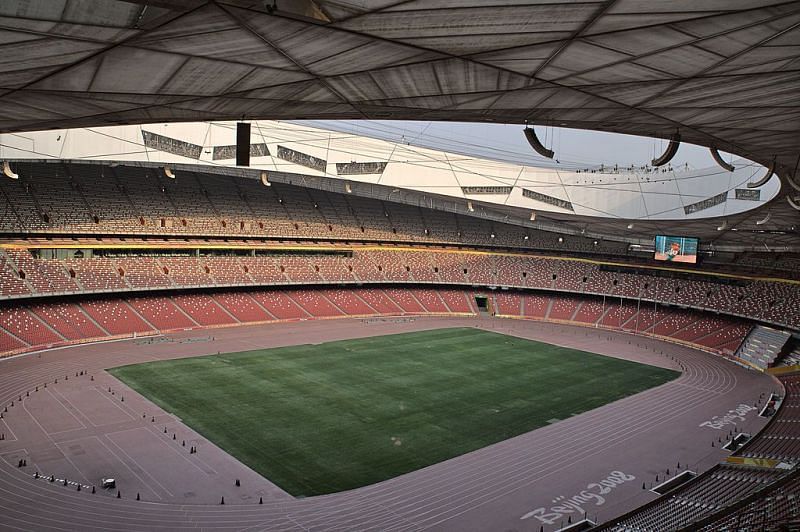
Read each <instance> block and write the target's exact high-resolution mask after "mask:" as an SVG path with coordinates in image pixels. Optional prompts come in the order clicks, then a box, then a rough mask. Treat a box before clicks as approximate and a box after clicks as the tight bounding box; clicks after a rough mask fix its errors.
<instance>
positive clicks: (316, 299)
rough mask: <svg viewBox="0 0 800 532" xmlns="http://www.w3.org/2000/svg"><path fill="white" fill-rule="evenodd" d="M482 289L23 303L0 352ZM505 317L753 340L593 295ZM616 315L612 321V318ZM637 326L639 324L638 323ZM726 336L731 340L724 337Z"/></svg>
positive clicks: (291, 291)
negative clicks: (674, 325) (681, 324)
mask: <svg viewBox="0 0 800 532" xmlns="http://www.w3.org/2000/svg"><path fill="white" fill-rule="evenodd" d="M483 292H484V291H482V290H480V289H476V290H474V291H472V290H463V289H456V288H432V287H427V286H417V287H400V286H387V287H385V288H374V287H372V288H351V287H348V288H319V289H298V288H287V289H283V290H281V289H272V290H270V289H257V290H250V291H235V292H234V291H224V292H215V293H178V294H170V295H163V294H162V295H151V296H131V297H119V296H117V297H103V298H97V297H93V298H87V299H82V300H78V301H71V302H64V301H61V302H47V301H35V300H31V301H18V302H16V303H13V302H9V303H6V305H5V306H4V307H2V309H0V354H9V353H14V352H18V351H24V350H30V349H31V348H33V347H42V346H53V345H58V344H65V343H70V342H74V341H81V340H85V339H91V338H103V337H109V336H130V335H133V334H150V333H155V332H159V331H169V330H179V329H186V328H193V327H213V326H225V325H234V324H238V323H255V322H268V321H276V320H305V319H325V318H337V317H344V316H376V315H404V314H448V315H451V314H457V315H475V314H477V313H478V307H477V304H476V302H475V294H476V293H477V294H480V293H483ZM489 299H490V304H491V310H492V311H493V312H494V313H495V314H497V315H505V316H513V317H522V318H532V319H540V320H549V321H561V322H571V323H576V324H579V325H598V326H603V327H608V328H614V329H621V330H625V331H630V332H634V333H641V334H658V335H660V336H665V337H671V338H673V339H675V340H679V341H682V342H685V343H690V344H694V345H697V346H700V347H703V348H706V349H708V350H711V351H715V352H718V353H720V354H723V355H728V356H730V355H731V354H732V352H733V351H735V349H736V347H737V346H738V344H737V342H738V343H741V341H742V339H743V338H744V337H745V336H746V335H747V324H745V323H744V322H740V321H738V320H736V319H729V320H725V319H722V318H719V317H717V316H713V315H709V314H703V313H700V312H690V311H684V310H677V309H672V310H664V311H663V312H660V313H659V315H658V317H657V319H655V320H650V321H644V320H642V321H641V322H640V321H639V316H638V314H639V312H637V310H636V308H635V307H633V306H630V305H628V304H627V303H623V304H624V310H620V306H619V303H613V302H610V303H609V304H608V306H604V305H603V304H602V300H600V299H595V298H591V297H584V298H578V297H572V296H560V295H547V296H545V295H537V294H524V293H517V292H502V293H498V294H495V295H491V294H489ZM612 314H613V315H614V316H615V317H614V318H609V319H606V318H607V317H608V316H609V315H612ZM676 314H677V315H680V316H682V317H683V319H685V322H686V324H687V325H686V327H689V326H693V327H696V328H697V329H698V330H703V331H706V330H708V329H709V327H710V325H711V324H713V325H714V326H715V327H718V328H719V331H714V332H711V333H709V334H705V335H699V336H698V335H696V334H694V335H692V336H691V338H690V339H687V337H683V336H682V333H683V331H684V329H685V328H684V329H680V330H675V331H671V334H661V333H660V332H659V329H658V328H657V325H658V324H659V323H661V322H664V321H668V320H671V319H673V318H674V316H675V315H676ZM637 323H638V324H639V325H637ZM720 331H727V335H722V336H720Z"/></svg>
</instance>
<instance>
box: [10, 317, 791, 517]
mask: <svg viewBox="0 0 800 532" xmlns="http://www.w3.org/2000/svg"><path fill="white" fill-rule="evenodd" d="M453 326H479V327H482V328H486V329H490V330H496V331H498V332H504V333H507V334H513V335H516V336H520V337H526V338H533V339H540V340H544V341H549V342H551V343H556V344H561V345H566V346H569V347H574V348H579V349H585V350H587V351H593V352H597V353H601V354H608V355H610V356H618V357H620V358H626V359H631V360H637V361H641V362H645V363H649V364H653V365H658V366H661V367H670V368H674V369H679V370H681V371H682V376H681V377H680V378H678V379H676V380H675V381H672V382H671V383H667V384H665V385H663V386H660V387H657V388H654V389H651V390H648V391H646V392H643V393H641V394H638V395H636V396H633V397H629V398H626V399H623V400H620V401H617V402H615V403H612V404H609V405H605V406H603V407H601V408H598V409H595V410H593V411H591V412H586V413H584V414H581V415H577V416H573V417H571V418H569V419H566V420H563V421H560V422H558V423H554V424H552V425H549V426H547V427H543V428H540V429H538V430H535V431H533V432H530V433H527V434H523V435H521V436H518V437H515V438H512V439H509V440H506V441H503V442H500V443H498V444H495V445H492V446H489V447H486V448H484V449H480V450H478V451H475V452H472V453H469V454H466V455H463V456H460V457H457V458H454V459H451V460H448V461H446V462H442V463H439V464H436V465H433V466H430V467H428V468H425V469H421V470H418V471H415V472H412V473H409V474H407V475H403V476H401V477H397V478H394V479H391V480H388V481H385V482H382V483H379V484H375V485H372V486H367V487H364V488H360V489H356V490H353V491H349V492H344V493H337V494H333V495H325V496H320V497H313V498H307V499H293V498H291V497H289V496H288V495H286V494H285V493H283V492H282V491H281V490H280V489H279V488H277V487H276V486H274V485H272V484H271V483H269V482H268V481H267V480H265V479H263V478H261V477H259V476H258V475H256V474H255V473H254V472H252V471H250V470H249V469H247V468H246V467H245V466H243V465H242V464H240V463H238V462H237V461H236V460H234V459H233V458H231V457H230V456H228V455H227V454H225V453H224V452H222V451H221V450H219V449H218V448H216V447H215V446H214V445H213V444H210V443H209V442H207V441H205V440H204V439H203V438H202V437H201V436H199V435H198V434H196V433H194V432H193V431H191V429H189V428H188V427H185V426H184V425H182V424H181V423H180V421H179V420H177V419H175V418H174V417H172V416H171V415H170V414H168V413H166V412H163V411H161V410H160V409H158V408H157V407H156V406H155V405H153V404H151V403H149V402H148V401H147V400H145V399H144V398H142V397H140V396H138V395H137V394H135V393H134V392H132V391H130V390H128V389H127V388H125V387H124V385H122V384H121V383H119V382H118V381H116V380H115V379H113V378H112V377H111V376H110V375H108V374H107V373H105V372H104V371H103V369H104V368H106V367H112V366H117V365H122V364H129V363H134V362H141V361H146V360H155V359H161V358H174V357H179V356H197V355H201V354H210V353H216V352H217V351H221V352H230V351H238V350H247V349H254V348H258V347H273V346H280V345H291V344H297V343H309V342H321V341H327V340H335V339H343V338H355V337H363V336H373V335H377V334H389V333H396V332H403V331H411V330H420V329H430V328H439V327H453ZM212 335H213V340H211V336H212ZM192 339H193V340H198V341H190V340H192ZM169 340H170V341H169V342H163V343H146V342H143V341H141V340H140V341H122V342H114V343H104V344H93V345H85V346H79V347H74V348H68V349H61V350H54V351H49V352H45V353H42V354H41V355H37V354H32V355H26V356H21V357H16V358H12V359H8V360H3V361H0V405H10V404H11V402H12V401H14V403H15V405H14V406H13V407H10V408H9V410H8V412H6V413H4V419H3V420H0V432H5V434H6V440H3V441H0V458H2V459H0V528H2V529H9V530H13V529H20V530H429V529H430V530H460V531H465V530H509V531H510V530H535V531H538V530H540V527H541V526H542V525H543V522H542V521H541V520H539V519H538V518H537V517H530V518H527V519H524V520H523V519H521V517H522V516H524V515H525V514H528V513H529V512H531V511H532V510H534V509H536V508H540V507H541V508H545V509H547V510H548V511H550V509H551V508H552V507H553V506H554V505H557V504H559V499H556V497H559V496H563V497H566V498H569V497H571V496H573V495H576V494H578V493H580V492H581V491H582V490H586V489H587V485H588V484H589V483H592V482H599V481H600V480H602V479H604V478H606V477H607V476H608V475H609V474H610V473H611V472H612V471H622V472H624V473H625V474H626V475H629V476H633V477H635V480H632V481H629V482H625V483H623V484H621V485H619V486H617V487H615V488H613V489H612V490H611V491H610V493H608V494H606V495H604V496H603V498H604V502H603V504H602V505H596V504H594V502H590V503H587V504H586V505H584V507H583V508H582V510H585V511H586V512H587V515H588V517H590V518H591V519H593V520H600V521H603V520H607V519H610V518H613V517H615V516H617V515H620V514H622V513H624V512H626V511H628V510H630V509H632V508H634V507H635V506H638V505H640V504H642V503H644V502H646V501H649V500H651V499H652V498H654V497H655V495H654V494H652V493H651V492H650V491H649V490H643V489H642V483H645V484H647V486H648V487H649V486H651V485H652V484H654V482H655V477H656V475H659V479H660V480H663V477H664V475H665V473H666V470H667V469H670V474H674V473H675V467H676V465H677V463H678V462H680V463H681V468H682V469H685V468H686V467H690V468H692V469H693V470H695V471H698V470H705V469H708V468H709V467H711V466H712V465H713V464H715V463H717V462H719V461H720V460H722V459H724V458H725V456H727V453H725V452H724V451H721V450H719V446H718V445H715V446H714V447H712V446H711V443H712V442H717V440H718V438H720V437H722V438H723V440H724V438H725V436H726V435H727V433H728V432H727V431H728V427H726V428H725V429H723V430H715V429H711V428H708V427H700V426H699V425H700V423H702V422H703V421H706V420H710V419H711V418H712V417H713V416H722V415H724V414H725V413H726V412H728V411H729V410H730V409H732V408H735V407H736V406H737V405H739V404H740V403H745V404H749V405H757V404H758V403H759V401H760V398H761V397H762V394H766V393H769V392H773V391H776V392H777V391H779V389H780V388H779V386H780V385H779V384H778V383H777V381H775V380H774V379H773V378H771V377H769V376H767V375H764V374H760V373H756V372H753V371H748V370H745V369H743V368H740V367H738V366H735V365H734V364H732V363H730V362H728V361H725V360H723V359H721V358H718V357H715V356H712V355H709V354H706V353H702V352H699V351H695V350H691V349H688V348H685V347H682V346H675V345H672V344H666V343H662V342H659V341H656V340H652V339H644V338H637V337H633V336H629V335H625V334H621V333H613V332H608V331H602V330H595V329H584V328H578V327H570V326H563V325H552V324H542V323H536V322H527V321H521V320H501V319H476V318H472V319H470V318H417V319H415V320H412V321H408V320H392V319H386V320H372V321H371V322H370V323H365V322H364V321H362V320H355V319H346V320H335V321H318V322H306V323H295V324H272V325H262V326H253V327H236V328H230V329H216V330H213V331H192V332H187V333H180V334H173V335H169ZM202 340H207V341H202ZM81 371H86V375H84V376H79V377H75V376H74V375H75V373H76V372H81ZM65 376H70V377H71V378H70V379H69V380H68V381H65V380H64V377H65ZM92 377H93V378H94V380H90V379H91V378H92ZM56 379H58V383H55V380H56ZM44 383H48V388H47V389H46V390H45V389H44V388H43V385H44ZM37 386H38V387H39V390H38V391H34V390H35V389H36V387H37ZM109 387H111V389H112V390H113V391H114V395H111V394H109V393H108V388H109ZM26 393H29V394H30V396H29V397H26ZM87 394H91V397H92V399H91V400H88V399H87V397H89V396H88V395H87ZM20 396H22V399H23V400H22V402H21V403H20V401H19V397H20ZM123 396H124V398H125V401H121V400H120V399H121V398H122V397H123ZM0 410H2V406H0ZM64 412H66V413H68V415H67V414H65V413H64ZM143 416H144V417H143ZM152 419H156V421H155V422H153V421H152ZM765 422H766V421H765V420H763V419H761V418H758V417H757V416H756V414H755V413H751V414H750V415H748V416H746V419H745V421H744V422H739V423H738V424H737V428H738V429H741V430H746V431H750V432H756V431H758V430H760V429H761V428H762V427H763V425H764V424H765ZM164 428H167V429H168V432H167V433H166V434H165V433H163V429H164ZM53 429H58V430H53ZM172 434H176V437H177V439H176V440H172V438H173V436H172ZM181 440H187V441H188V442H192V443H193V444H194V443H196V444H197V445H198V447H199V452H198V454H196V455H189V454H188V447H186V448H184V447H181V446H180V445H179V443H178V442H179V441H181ZM75 442H78V443H75ZM93 442H104V443H102V449H101V447H100V446H98V447H97V449H101V450H102V452H103V453H104V456H106V455H107V457H106V458H105V460H106V465H105V467H106V470H108V469H111V470H112V471H114V472H115V475H116V476H117V477H118V478H119V483H120V486H119V487H120V490H121V491H122V492H123V494H124V496H123V498H122V499H116V498H115V497H114V496H113V495H115V494H116V492H113V493H106V492H102V490H99V489H98V493H96V494H91V492H90V490H89V489H87V488H88V486H90V485H99V480H100V479H99V476H98V475H97V471H95V470H93V469H92V467H93V466H94V465H95V461H93V460H92V452H93V449H95V447H94V443H93ZM87 446H88V447H87ZM87 448H88V451H89V452H88V456H87V453H86V451H87ZM71 450H72V451H71ZM20 457H27V458H26V459H27V462H28V466H27V467H25V468H18V467H17V462H18V459H19V458H20ZM109 457H110V458H109ZM98 460H99V458H98ZM108 460H111V463H110V464H109V463H108ZM115 460H118V461H119V462H118V463H117V462H115ZM36 471H39V472H41V473H42V474H43V475H49V474H51V473H57V472H61V473H62V475H61V476H59V475H56V476H57V478H59V479H61V478H62V477H63V476H68V478H70V479H75V480H76V481H79V482H80V483H82V484H83V485H84V486H85V487H84V488H83V489H82V491H80V492H78V491H77V490H76V487H75V486H74V485H69V486H63V485H62V484H61V483H60V482H54V483H50V482H47V481H46V480H44V479H42V478H40V479H35V478H34V477H33V474H34V472H36ZM125 472H129V473H130V474H127V475H126V474H125ZM234 478H242V479H243V483H242V488H234V487H233V479H234ZM189 488H191V491H187V490H188V489H189ZM135 493H141V494H142V500H141V501H136V500H135ZM221 496H225V497H226V504H225V505H220V504H219V499H220V497H221ZM259 497H262V498H263V504H258V498H259ZM212 501H213V502H212ZM571 517H572V519H573V522H574V521H575V520H577V519H579V518H580V517H582V516H579V515H578V513H577V512H576V513H573V514H571ZM566 519H567V515H566V514H565V515H564V516H563V519H562V520H561V521H562V522H563V524H566ZM560 524H561V523H554V524H544V529H545V530H556V529H558V528H559V527H560V526H559V525H560Z"/></svg>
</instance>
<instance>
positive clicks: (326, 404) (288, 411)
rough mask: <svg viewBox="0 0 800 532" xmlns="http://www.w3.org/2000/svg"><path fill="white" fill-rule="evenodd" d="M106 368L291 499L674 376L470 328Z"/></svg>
mask: <svg viewBox="0 0 800 532" xmlns="http://www.w3.org/2000/svg"><path fill="white" fill-rule="evenodd" d="M109 371H110V372H111V373H112V374H113V375H115V376H116V377H118V378H119V379H121V380H122V381H124V382H125V383H127V384H128V385H129V386H131V387H132V388H134V389H135V390H136V391H138V392H139V393H141V394H143V395H145V396H146V397H148V398H150V399H151V400H152V401H154V402H155V403H157V404H158V405H159V406H161V407H162V408H163V409H165V410H166V411H168V412H172V413H174V414H175V415H177V416H178V417H180V418H181V419H182V420H183V422H184V423H186V424H187V425H189V426H190V427H192V428H193V429H195V430H196V431H197V432H199V433H200V434H202V435H203V436H205V437H206V438H208V439H209V440H211V441H213V442H214V443H215V444H217V445H218V446H219V447H221V448H222V449H225V450H226V451H227V452H229V453H230V454H231V455H233V456H235V457H236V458H238V459H239V460H241V461H242V462H243V463H245V464H247V465H248V466H250V467H251V468H253V469H254V470H256V471H258V472H259V473H261V474H262V475H263V476H264V477H266V478H268V479H270V480H271V481H272V482H274V483H276V484H277V485H278V486H280V487H281V488H283V489H284V490H286V491H287V492H289V493H291V494H293V495H296V496H298V495H304V496H309V495H318V494H323V493H332V492H337V491H343V490H347V489H352V488H356V487H359V486H364V485H367V484H372V483H374V482H378V481H381V480H385V479H388V478H392V477H395V476H397V475H400V474H403V473H407V472H409V471H414V470H416V469H419V468H422V467H425V466H427V465H431V464H435V463H437V462H440V461H442V460H446V459H448V458H452V457H454V456H458V455H461V454H464V453H466V452H469V451H473V450H475V449H480V448H481V447H485V446H486V445H489V444H491V443H495V442H498V441H501V440H504V439H507V438H510V437H512V436H516V435H518V434H522V433H525V432H528V431H530V430H533V429H535V428H537V427H541V426H543V425H546V424H547V423H548V422H550V421H551V420H553V419H556V418H558V419H563V418H566V417H569V416H570V415H574V414H577V413H580V412H584V411H587V410H591V409H593V408H596V407H599V406H601V405H604V404H606V403H609V402H611V401H614V400H616V399H620V398H622V397H625V396H628V395H632V394H635V393H637V392H640V391H642V390H645V389H647V388H651V387H653V386H656V385H659V384H662V383H664V382H667V381H669V380H672V379H674V378H675V377H677V376H678V373H677V372H674V371H670V370H665V369H660V368H655V367H651V366H646V365H643V364H638V363H635V362H629V361H624V360H618V359H614V358H609V357H605V356H601V355H595V354H591V353H586V352H582V351H576V350H574V349H567V348H563V347H557V346H554V345H550V344H545V343H540V342H534V341H530V340H524V339H520V338H515V337H511V336H505V335H502V334H497V333H492V332H487V331H483V330H479V329H471V328H456V329H438V330H433V331H423V332H414V333H405V334H396V335H390V336H376V337H372V338H366V339H357V340H347V341H339V342H330V343H325V344H320V345H299V346H294V347H284V348H276V349H265V350H258V351H248V352H243V353H231V354H224V355H213V356H205V357H198V358H188V359H180V360H168V361H161V362H149V363H144V364H137V365H132V366H123V367H118V368H114V369H111V370H109Z"/></svg>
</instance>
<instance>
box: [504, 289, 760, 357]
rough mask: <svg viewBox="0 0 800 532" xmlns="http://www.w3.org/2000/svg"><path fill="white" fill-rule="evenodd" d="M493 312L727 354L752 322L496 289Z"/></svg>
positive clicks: (622, 302)
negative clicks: (656, 338)
mask: <svg viewBox="0 0 800 532" xmlns="http://www.w3.org/2000/svg"><path fill="white" fill-rule="evenodd" d="M492 301H493V309H494V312H495V314H496V315H500V316H514V317H525V318H533V319H540V320H549V321H564V322H570V323H579V324H583V325H594V326H598V327H607V328H611V329H620V330H623V331H629V332H633V333H638V334H652V335H655V336H661V337H665V338H671V339H674V340H678V341H680V342H683V343H689V344H694V345H698V346H701V347H704V348H706V349H709V350H712V351H715V352H717V353H719V354H722V355H725V356H728V357H731V356H733V355H734V354H735V353H736V350H737V348H738V347H739V345H740V344H741V343H742V341H743V340H744V339H745V337H746V336H747V334H748V332H749V330H750V325H749V324H748V323H747V322H745V321H743V320H738V319H735V318H725V317H720V316H717V315H714V314H709V313H704V312H698V311H689V310H682V309H674V308H672V309H661V310H659V311H658V312H657V313H656V314H655V316H654V315H653V311H652V308H650V307H647V306H640V305H637V304H636V303H635V302H633V303H632V302H629V301H626V300H619V299H612V298H605V299H603V298H597V297H588V296H561V295H559V296H545V295H540V294H522V293H518V292H511V291H509V292H499V293H497V294H494V295H493V297H492Z"/></svg>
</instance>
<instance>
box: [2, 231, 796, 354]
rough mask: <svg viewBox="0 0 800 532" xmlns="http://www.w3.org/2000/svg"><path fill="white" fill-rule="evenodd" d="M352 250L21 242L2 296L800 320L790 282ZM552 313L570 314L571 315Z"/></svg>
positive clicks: (612, 318) (7, 262)
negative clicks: (89, 249) (382, 303)
mask: <svg viewBox="0 0 800 532" xmlns="http://www.w3.org/2000/svg"><path fill="white" fill-rule="evenodd" d="M351 253H352V256H343V255H331V254H319V255H269V256H221V257H220V256H162V257H152V256H120V257H116V258H107V257H97V258H73V259H41V258H34V257H33V256H32V255H31V253H30V251H28V250H27V249H24V248H7V249H5V250H4V251H0V295H25V294H48V293H65V292H78V293H85V292H97V291H120V290H138V289H158V288H186V287H214V286H258V285H272V284H290V283H297V284H299V283H302V284H311V283H313V284H318V283H337V284H339V283H360V282H381V283H386V282H392V283H436V284H466V285H482V286H498V285H499V286H516V287H528V288H536V289H547V290H561V291H570V292H578V293H595V294H605V295H607V296H612V298H616V299H628V300H638V299H640V298H641V299H649V300H656V301H658V302H660V303H669V304H672V305H678V306H689V307H694V308H700V309H710V310H715V311H718V312H723V313H729V314H735V315H741V316H746V317H750V318H755V319H759V320H765V321H770V322H774V323H777V324H781V325H786V326H790V327H795V328H797V327H800V287H799V286H798V285H795V284H792V283H783V282H778V281H774V282H773V281H760V280H742V281H741V282H739V283H737V284H716V283H712V282H709V281H704V280H690V279H671V278H669V279H668V278H662V277H658V276H656V275H653V274H652V273H651V271H650V270H641V273H636V274H634V273H619V272H610V271H606V270H604V269H603V268H602V267H601V266H600V265H599V264H596V263H591V262H586V261H576V260H569V259H561V258H555V257H538V256H525V255H517V254H501V253H493V254H490V253H471V252H468V251H454V250H447V251H445V250H440V251H433V250H424V249H420V250H410V249H396V250H392V249H379V250H375V249H359V248H357V247H356V248H351ZM642 305H644V303H642ZM587 310H588V309H587ZM559 312H561V311H560V310H559ZM563 312H566V311H563ZM633 313H634V311H633V309H632V308H631V307H630V306H622V307H621V308H620V309H619V310H618V311H614V312H613V313H612V314H610V315H607V316H604V317H603V319H604V320H606V321H608V323H607V324H608V325H610V326H619V325H621V324H622V323H624V322H625V321H626V320H629V319H630V317H631V316H632V315H633ZM558 319H570V316H567V315H563V316H559V318H558ZM679 319H680V318H678V317H677V316H676V317H675V320H679ZM604 324H606V323H604ZM685 326H686V324H685V323H681V322H680V321H678V322H676V323H663V324H662V325H661V326H660V327H662V328H664V329H665V330H664V331H662V332H663V333H664V334H667V335H669V334H670V333H671V332H670V331H669V330H666V328H668V327H672V328H673V329H675V330H677V329H683V328H684V327H685ZM707 326H708V329H706V330H693V329H692V330H686V331H685V335H686V336H687V338H686V339H687V340H690V339H691V338H690V336H691V335H693V334H694V335H696V336H701V335H704V334H707V333H708V332H711V331H713V330H715V328H714V327H713V324H708V325H707Z"/></svg>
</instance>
